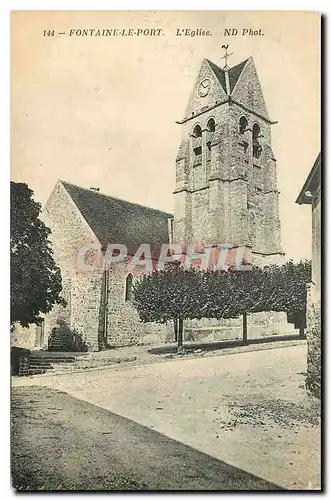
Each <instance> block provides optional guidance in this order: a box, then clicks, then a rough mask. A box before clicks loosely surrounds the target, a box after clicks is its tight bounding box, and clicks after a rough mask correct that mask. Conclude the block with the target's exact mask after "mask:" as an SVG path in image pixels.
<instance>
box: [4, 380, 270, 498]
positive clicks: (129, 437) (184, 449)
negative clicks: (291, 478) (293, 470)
mask: <svg viewBox="0 0 331 500" xmlns="http://www.w3.org/2000/svg"><path fill="white" fill-rule="evenodd" d="M12 407H13V409H12V419H13V425H12V450H13V451H12V477H13V485H14V487H15V488H16V489H22V490H27V489H28V490H36V489H37V490H46V491H49V490H174V489H178V490H261V489H262V490H273V489H279V488H277V487H276V486H275V485H272V484H270V483H268V482H266V481H263V480H262V479H260V478H258V477H255V476H253V475H251V474H248V473H247V472H244V471H242V470H240V469H237V468H235V467H233V466H231V465H228V464H226V463H224V462H222V461H220V460H217V459H215V458H212V457H210V456H209V455H206V454H204V453H201V452H199V451H197V450H195V449H193V448H191V447H189V446H185V445H184V444H182V443H179V442H177V441H175V440H173V439H170V438H168V437H166V436H164V435H162V434H160V433H158V432H155V431H153V430H151V429H149V428H147V427H145V426H142V425H140V424H137V423H136V422H133V421H131V420H128V419H126V418H123V417H120V416H118V415H116V414H114V413H111V412H109V411H107V410H104V409H102V408H98V407H96V406H94V405H91V404H89V403H86V402H84V401H80V400H77V399H75V398H73V397H71V396H69V395H67V394H64V393H61V392H58V391H54V390H52V389H48V388H44V387H19V388H13V393H12Z"/></svg>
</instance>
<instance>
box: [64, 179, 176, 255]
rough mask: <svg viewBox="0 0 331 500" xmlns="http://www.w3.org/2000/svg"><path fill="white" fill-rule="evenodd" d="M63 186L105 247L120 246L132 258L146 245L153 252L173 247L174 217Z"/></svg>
mask: <svg viewBox="0 0 331 500" xmlns="http://www.w3.org/2000/svg"><path fill="white" fill-rule="evenodd" d="M61 182H62V184H63V186H64V187H65V189H66V190H67V192H68V193H69V195H70V197H71V198H72V200H73V201H74V203H75V204H76V206H77V208H78V209H79V211H80V212H81V214H82V216H83V217H84V219H85V220H86V222H87V223H88V225H89V226H90V228H91V229H92V231H93V232H94V234H95V235H96V237H97V238H98V240H99V241H100V243H101V244H102V246H103V247H105V248H106V247H107V245H108V243H120V244H123V245H126V246H127V249H128V254H131V255H132V254H134V253H135V251H136V250H137V248H138V247H139V245H141V244H143V243H146V244H150V245H151V247H152V250H153V249H156V250H157V249H158V247H159V246H160V245H161V244H162V243H169V234H168V219H169V218H173V215H172V214H169V213H167V212H162V211H161V210H157V209H155V208H149V207H145V206H143V205H138V204H137V203H131V202H129V201H125V200H121V199H119V198H114V197H112V196H108V195H106V194H102V193H99V192H97V191H92V190H91V189H86V188H82V187H79V186H75V185H74V184H69V183H68V182H64V181H61Z"/></svg>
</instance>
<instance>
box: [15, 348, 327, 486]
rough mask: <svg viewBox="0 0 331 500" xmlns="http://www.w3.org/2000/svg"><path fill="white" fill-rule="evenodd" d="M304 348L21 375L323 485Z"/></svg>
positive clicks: (289, 482) (258, 469)
mask: <svg viewBox="0 0 331 500" xmlns="http://www.w3.org/2000/svg"><path fill="white" fill-rule="evenodd" d="M305 371H306V346H305V345H298V346H291V347H285V348H281V349H272V350H265V351H252V352H243V353H240V354H239V353H237V354H228V355H222V356H213V357H208V358H196V359H180V360H176V361H174V360H172V361H169V362H163V363H154V364H148V365H140V366H136V367H131V368H129V369H127V370H124V369H119V370H118V371H114V370H106V369H104V370H100V371H87V372H85V373H73V374H71V375H61V376H55V375H54V376H47V377H46V376H45V377H44V378H43V377H42V376H41V377H39V378H38V377H36V378H31V379H30V378H24V379H23V378H21V379H16V380H15V381H13V384H14V385H22V384H24V385H38V384H39V385H43V386H48V387H49V388H52V389H58V390H62V391H64V392H66V393H67V394H70V395H71V396H73V397H75V398H78V399H81V400H83V401H87V402H89V403H91V404H94V405H97V406H100V407H101V408H105V409H107V410H109V411H111V412H114V413H116V414H118V415H121V416H123V417H125V418H128V419H130V420H133V421H135V422H137V423H139V424H141V425H144V426H146V427H148V428H150V429H153V430H155V431H158V432H159V433H162V434H163V435H165V436H168V437H169V438H172V439H174V440H176V441H179V442H181V443H183V444H185V445H187V446H190V447H192V448H194V449H196V450H199V451H201V452H203V453H206V454H208V455H210V456H212V457H214V458H216V459H218V460H220V461H223V462H226V463H228V464H230V465H232V466H234V467H237V468H239V469H242V470H245V471H247V472H249V473H251V474H253V475H255V476H259V477H262V478H263V479H265V480H266V481H270V482H271V483H274V484H277V485H280V486H282V487H284V488H288V489H299V490H302V489H319V488H320V426H319V408H318V404H317V402H316V401H314V400H313V399H311V398H309V397H308V396H307V394H306V391H305V387H304V380H305Z"/></svg>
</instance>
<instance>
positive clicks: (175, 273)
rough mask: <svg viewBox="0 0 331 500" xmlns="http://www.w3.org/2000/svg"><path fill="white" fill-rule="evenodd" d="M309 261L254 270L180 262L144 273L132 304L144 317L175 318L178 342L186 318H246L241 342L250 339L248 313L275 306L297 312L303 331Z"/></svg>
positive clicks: (136, 288)
mask: <svg viewBox="0 0 331 500" xmlns="http://www.w3.org/2000/svg"><path fill="white" fill-rule="evenodd" d="M310 275H311V264H310V262H309V261H302V262H299V263H298V264H295V263H293V262H292V261H289V262H287V263H285V264H284V265H282V266H275V265H273V266H266V267H265V268H263V269H262V268H260V267H257V266H252V267H251V270H238V269H236V268H235V267H230V268H229V269H228V270H227V271H225V270H216V271H215V270H212V269H209V270H207V271H199V270H197V269H196V268H190V269H185V268H183V267H182V266H178V265H177V266H169V267H168V268H167V269H166V270H164V271H161V272H158V271H154V272H153V273H152V274H150V275H147V276H144V277H143V278H142V279H141V280H140V281H138V282H137V284H136V285H135V287H134V304H135V306H136V308H137V310H138V313H139V316H140V318H141V320H142V321H145V322H147V321H155V322H157V323H165V322H167V321H170V320H173V322H174V330H175V338H176V340H177V341H178V346H179V347H181V345H182V341H183V320H184V319H193V318H195V319H201V318H215V319H222V318H224V319H230V318H238V317H240V316H242V318H243V342H244V343H247V315H248V314H252V313H256V312H264V311H275V312H280V311H284V312H287V313H288V314H289V315H294V316H295V318H294V321H295V322H296V323H297V324H298V326H299V327H300V334H301V335H302V334H303V331H304V318H305V311H306V300H307V292H306V283H307V282H309V281H310V279H311V278H310Z"/></svg>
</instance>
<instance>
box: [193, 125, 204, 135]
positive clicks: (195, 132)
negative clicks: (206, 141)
mask: <svg viewBox="0 0 331 500" xmlns="http://www.w3.org/2000/svg"><path fill="white" fill-rule="evenodd" d="M201 136H202V129H201V127H200V125H196V126H195V127H194V129H193V137H201Z"/></svg>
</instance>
